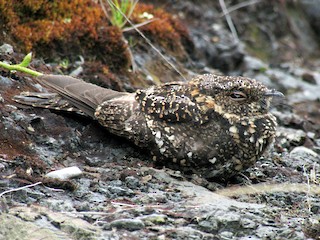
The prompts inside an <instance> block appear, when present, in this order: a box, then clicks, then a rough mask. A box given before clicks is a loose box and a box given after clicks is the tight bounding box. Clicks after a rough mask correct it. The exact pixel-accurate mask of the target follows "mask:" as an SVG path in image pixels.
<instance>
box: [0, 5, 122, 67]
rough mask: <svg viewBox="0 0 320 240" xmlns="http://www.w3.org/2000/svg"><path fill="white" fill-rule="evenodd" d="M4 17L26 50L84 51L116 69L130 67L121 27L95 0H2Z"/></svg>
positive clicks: (60, 54)
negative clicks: (106, 14)
mask: <svg viewBox="0 0 320 240" xmlns="http://www.w3.org/2000/svg"><path fill="white" fill-rule="evenodd" d="M0 21H1V22H3V23H4V24H3V28H4V29H3V30H4V31H5V32H6V33H7V35H9V36H10V38H11V39H12V41H13V43H16V44H14V45H15V46H16V47H18V48H20V49H21V50H22V51H25V52H29V51H34V52H36V53H37V55H40V56H42V57H44V58H45V59H53V60H55V59H61V58H69V59H75V58H76V57H77V56H79V55H84V56H85V57H86V60H92V59H99V60H101V61H102V62H103V63H106V64H108V66H109V67H110V68H111V69H114V70H119V69H121V68H124V67H127V64H128V56H127V53H126V50H127V49H126V48H127V46H126V44H125V43H124V41H122V32H121V30H120V29H118V28H117V27H113V26H110V25H109V24H108V20H107V19H106V17H105V16H104V13H103V12H102V10H101V7H100V5H99V4H97V3H95V2H94V1H92V0H78V1H76V0H73V1H60V0H52V1H48V0H25V1H18V0H13V1H4V0H0ZM1 38H4V37H0V39H1ZM7 39H8V37H6V40H7Z"/></svg>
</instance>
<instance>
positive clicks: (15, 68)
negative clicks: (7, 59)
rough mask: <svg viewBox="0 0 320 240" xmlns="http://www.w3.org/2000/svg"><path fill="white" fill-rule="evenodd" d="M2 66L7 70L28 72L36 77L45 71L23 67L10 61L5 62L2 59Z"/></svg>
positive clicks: (0, 63) (0, 64) (0, 65)
mask: <svg viewBox="0 0 320 240" xmlns="http://www.w3.org/2000/svg"><path fill="white" fill-rule="evenodd" d="M0 67H2V68H4V69H7V70H10V71H19V72H23V73H27V74H30V75H32V76H35V77H38V76H41V75H43V73H41V72H37V71H34V70H31V69H29V68H27V67H23V66H21V65H19V64H14V65H10V64H8V63H4V62H1V61H0Z"/></svg>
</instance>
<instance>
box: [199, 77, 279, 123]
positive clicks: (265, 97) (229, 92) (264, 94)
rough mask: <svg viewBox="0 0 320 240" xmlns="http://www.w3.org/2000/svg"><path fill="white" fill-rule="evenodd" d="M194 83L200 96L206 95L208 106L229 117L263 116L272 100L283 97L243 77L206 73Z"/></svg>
mask: <svg viewBox="0 0 320 240" xmlns="http://www.w3.org/2000/svg"><path fill="white" fill-rule="evenodd" d="M194 81H195V83H196V84H197V85H198V88H199V89H200V94H201V95H202V94H203V95H205V96H207V97H206V99H207V100H206V101H207V103H208V106H211V107H212V108H213V110H214V111H215V112H217V113H219V114H221V115H224V116H226V117H227V116H229V117H231V118H232V117H235V118H240V119H243V118H245V117H258V116H261V115H265V114H266V113H268V111H269V107H270V102H271V100H272V97H283V94H282V93H280V92H278V91H275V90H270V89H268V88H267V87H266V86H265V85H263V84H262V83H260V82H258V81H256V80H254V79H250V78H246V77H233V76H217V75H211V74H206V75H201V76H199V77H197V78H196V79H195V80H194Z"/></svg>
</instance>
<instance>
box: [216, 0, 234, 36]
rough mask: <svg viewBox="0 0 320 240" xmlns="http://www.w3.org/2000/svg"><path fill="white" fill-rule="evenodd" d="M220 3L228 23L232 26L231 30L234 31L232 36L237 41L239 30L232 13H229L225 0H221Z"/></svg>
mask: <svg viewBox="0 0 320 240" xmlns="http://www.w3.org/2000/svg"><path fill="white" fill-rule="evenodd" d="M219 3H220V7H221V9H222V12H223V14H224V16H225V18H226V21H227V23H228V26H229V28H230V31H231V33H232V36H233V39H234V40H235V41H236V42H239V37H238V33H237V30H236V28H235V26H234V24H233V22H232V19H231V17H230V14H229V11H228V9H227V7H226V4H225V2H224V0H219Z"/></svg>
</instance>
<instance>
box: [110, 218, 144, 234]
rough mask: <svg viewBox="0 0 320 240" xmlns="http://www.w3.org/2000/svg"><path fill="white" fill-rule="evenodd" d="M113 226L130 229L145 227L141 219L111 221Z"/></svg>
mask: <svg viewBox="0 0 320 240" xmlns="http://www.w3.org/2000/svg"><path fill="white" fill-rule="evenodd" d="M110 227H111V228H118V229H127V230H129V231H135V230H140V229H142V228H144V227H145V225H144V223H143V222H142V221H141V220H139V219H118V220H114V221H112V222H111V223H110Z"/></svg>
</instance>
